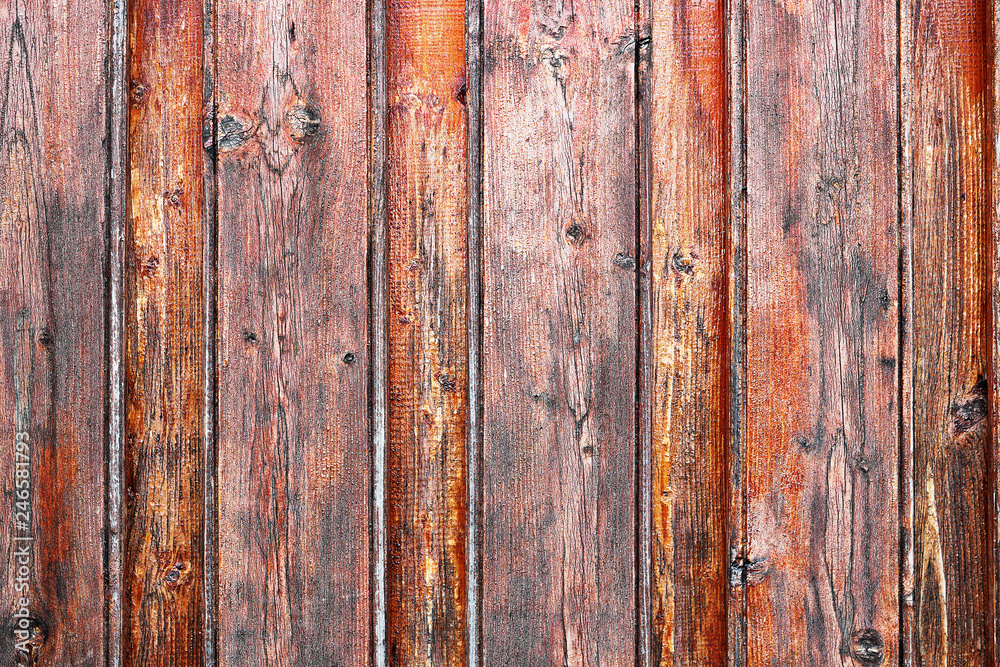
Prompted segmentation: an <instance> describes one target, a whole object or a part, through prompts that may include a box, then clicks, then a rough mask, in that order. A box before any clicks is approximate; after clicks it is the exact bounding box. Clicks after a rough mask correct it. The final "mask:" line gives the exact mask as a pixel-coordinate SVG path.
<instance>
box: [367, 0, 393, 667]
mask: <svg viewBox="0 0 1000 667" xmlns="http://www.w3.org/2000/svg"><path fill="white" fill-rule="evenodd" d="M367 9H368V16H367V22H368V26H367V27H368V229H369V234H368V317H369V331H370V335H369V341H368V349H369V354H370V356H371V361H370V363H369V371H368V374H369V375H368V376H369V387H370V391H371V397H370V405H371V408H370V410H371V413H370V418H371V427H370V428H371V456H372V460H371V481H372V488H371V500H372V502H371V508H372V516H371V536H372V541H371V552H370V555H369V559H370V561H371V562H370V568H369V572H370V583H369V590H370V591H371V610H370V617H371V623H370V626H371V647H370V648H371V651H370V653H371V663H370V664H371V665H373V666H374V667H386V665H387V664H388V658H389V656H388V645H387V639H388V638H387V634H388V627H387V625H388V623H387V616H388V609H387V606H388V599H387V590H386V572H387V569H388V559H389V532H388V511H387V507H386V495H387V493H386V492H387V488H386V483H387V479H386V477H387V475H386V464H387V462H388V461H387V452H386V449H387V446H388V439H389V437H388V436H389V414H388V413H389V406H388V402H389V396H388V388H387V384H388V383H387V379H388V368H389V358H388V357H389V351H388V347H389V340H388V339H389V335H388V328H389V326H388V325H389V322H388V320H389V318H388V315H387V309H388V303H387V302H388V298H387V297H388V289H387V288H386V273H387V270H388V264H389V261H388V260H389V257H388V255H389V253H388V250H387V242H388V239H387V234H386V231H387V230H386V228H387V226H388V225H387V224H386V193H385V173H386V156H387V151H388V146H387V143H388V142H387V141H386V123H387V121H388V118H387V108H388V107H387V105H388V98H387V93H388V90H387V76H386V74H387V72H386V69H387V67H386V48H385V43H386V0H368V8H367Z"/></svg>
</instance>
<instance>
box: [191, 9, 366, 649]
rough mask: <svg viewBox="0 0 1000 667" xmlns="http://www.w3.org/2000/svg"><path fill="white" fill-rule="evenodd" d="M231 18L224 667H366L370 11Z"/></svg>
mask: <svg viewBox="0 0 1000 667" xmlns="http://www.w3.org/2000/svg"><path fill="white" fill-rule="evenodd" d="M215 12H216V34H217V35H218V36H219V40H218V48H217V54H216V58H217V60H216V62H217V77H216V88H215V95H216V99H217V103H218V111H217V117H216V119H215V136H214V141H213V142H210V143H211V145H210V150H214V151H217V156H218V243H219V249H218V266H219V273H218V278H217V280H218V313H219V320H218V331H217V334H216V335H217V345H218V401H219V414H218V533H219V538H218V545H219V546H218V552H219V553H218V558H219V570H218V575H217V576H218V588H219V596H218V645H219V649H218V657H219V662H220V664H223V665H297V666H305V665H317V666H318V665H322V666H324V667H326V666H328V665H331V664H336V665H367V664H369V655H370V654H369V630H370V617H369V603H370V598H369V595H370V588H369V585H370V577H369V554H370V552H369V518H370V509H369V488H370V487H369V481H370V479H371V471H370V456H369V420H368V398H369V376H368V372H369V364H370V361H369V357H368V351H369V340H368V329H369V321H368V283H367V271H368V267H367V262H366V254H367V249H368V238H369V232H370V230H369V225H368V218H369V216H368V195H367V183H366V178H367V174H368V167H369V165H368V158H367V156H368V145H367V123H368V119H367V113H368V110H367V98H366V58H367V52H368V49H367V44H366V31H367V28H366V15H365V7H364V5H363V4H357V3H355V4H338V5H336V6H331V7H330V8H327V9H324V10H323V11H316V9H315V8H314V7H313V5H312V4H311V3H308V2H304V1H293V2H277V1H276V0H268V1H265V2H261V3H251V4H248V3H245V2H242V1H240V0H222V1H220V2H217V4H216V6H215ZM209 136H211V133H210V135H209Z"/></svg>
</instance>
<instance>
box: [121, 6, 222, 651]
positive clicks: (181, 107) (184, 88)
mask: <svg viewBox="0 0 1000 667" xmlns="http://www.w3.org/2000/svg"><path fill="white" fill-rule="evenodd" d="M201 23H202V4H201V0H193V1H192V0H184V1H182V2H174V1H173V0H139V1H138V2H136V3H135V4H133V5H132V6H131V8H130V12H129V48H130V53H131V58H130V70H129V92H130V95H131V107H130V112H129V118H128V122H129V166H130V175H131V181H130V182H131V190H130V200H129V219H128V223H127V229H126V240H125V269H124V271H125V359H126V370H125V424H126V426H125V429H126V430H125V448H126V451H125V459H124V460H125V474H124V486H125V494H126V495H125V508H124V516H125V519H124V523H125V526H124V531H125V540H124V545H125V554H124V584H123V586H124V596H125V601H124V614H125V630H124V648H123V661H124V664H126V665H198V664H201V659H202V646H201V637H202V627H203V617H202V607H201V605H202V600H203V575H204V562H203V554H202V544H201V539H202V521H203V516H202V492H203V481H202V478H201V475H202V458H203V455H204V452H203V447H204V446H205V442H204V418H203V414H204V413H203V410H204V407H203V405H204V404H203V401H204V396H203V390H204V354H203V335H204V329H203V317H204V310H203V293H202V290H203V278H204V268H203V255H202V247H203V240H204V194H203V187H202V185H203V177H204V161H203V148H202V90H203V79H202V39H201Z"/></svg>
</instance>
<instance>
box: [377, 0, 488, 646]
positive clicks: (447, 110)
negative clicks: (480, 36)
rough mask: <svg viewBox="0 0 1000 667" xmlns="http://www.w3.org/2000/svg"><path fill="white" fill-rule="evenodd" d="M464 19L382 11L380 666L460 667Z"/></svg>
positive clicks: (410, 5) (403, 0) (453, 4)
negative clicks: (384, 487) (384, 350)
mask: <svg viewBox="0 0 1000 667" xmlns="http://www.w3.org/2000/svg"><path fill="white" fill-rule="evenodd" d="M464 10H465V4H464V2H462V1H461V0H458V1H456V0H389V2H388V4H387V14H386V27H387V31H386V32H387V35H386V55H387V105H388V115H387V120H388V123H387V139H388V160H387V163H386V200H387V202H386V203H387V222H388V227H387V229H388V239H387V241H388V254H389V257H388V261H389V263H388V267H387V279H388V286H389V308H388V320H389V322H388V331H389V346H388V353H389V366H388V369H389V374H388V410H389V422H388V423H389V449H388V465H387V475H388V479H387V482H388V498H387V501H388V518H389V520H388V531H389V535H390V536H391V537H390V539H389V549H388V562H389V571H388V573H387V584H388V617H387V623H388V628H389V637H388V642H389V643H388V656H389V663H390V664H392V665H464V664H465V636H466V633H465V597H466V579H465V576H466V573H465V551H464V547H465V511H464V508H465V493H466V491H465V467H466V457H465V440H466V419H467V405H468V404H467V393H468V392H467V382H468V379H467V378H468V372H467V358H466V353H467V350H466V317H467V306H466V283H467V275H466V223H467V221H466V214H467V203H466V201H467V198H466V157H465V155H466V121H467V118H466V112H465V104H466V92H467V88H466V77H465V12H464Z"/></svg>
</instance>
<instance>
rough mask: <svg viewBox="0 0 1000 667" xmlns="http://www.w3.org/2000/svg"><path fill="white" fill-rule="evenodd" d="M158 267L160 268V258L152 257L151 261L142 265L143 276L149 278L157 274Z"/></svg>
mask: <svg viewBox="0 0 1000 667" xmlns="http://www.w3.org/2000/svg"><path fill="white" fill-rule="evenodd" d="M158 266H160V258H159V257H157V256H156V255H150V256H149V259H147V260H146V261H145V262H143V263H142V275H144V276H146V277H147V278H148V277H149V276H151V275H153V274H154V273H156V268H157V267H158Z"/></svg>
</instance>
